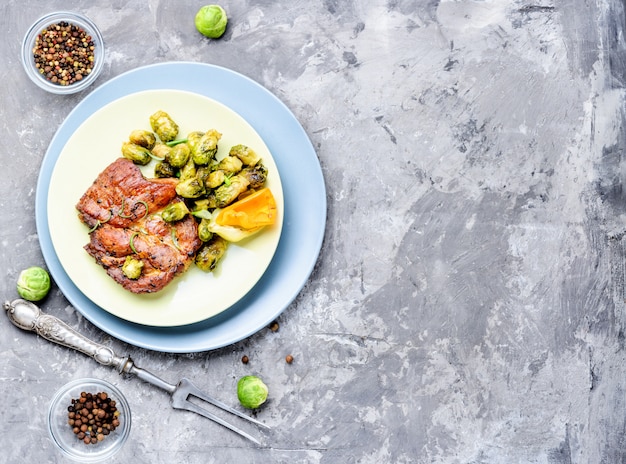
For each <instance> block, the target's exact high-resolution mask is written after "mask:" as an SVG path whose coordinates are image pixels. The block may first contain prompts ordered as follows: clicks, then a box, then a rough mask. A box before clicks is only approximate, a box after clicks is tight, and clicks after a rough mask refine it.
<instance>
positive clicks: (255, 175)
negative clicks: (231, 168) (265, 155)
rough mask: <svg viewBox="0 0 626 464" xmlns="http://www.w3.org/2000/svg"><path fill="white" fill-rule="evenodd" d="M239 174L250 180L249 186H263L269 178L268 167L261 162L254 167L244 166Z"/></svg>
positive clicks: (253, 187)
mask: <svg viewBox="0 0 626 464" xmlns="http://www.w3.org/2000/svg"><path fill="white" fill-rule="evenodd" d="M239 175H240V176H242V177H245V178H246V179H247V180H248V182H250V185H249V186H248V187H249V188H251V189H258V188H261V187H263V185H264V184H265V181H266V180H267V168H266V167H265V166H264V165H263V164H261V163H259V164H256V165H255V166H253V167H247V168H243V169H242V170H241V172H240V173H239Z"/></svg>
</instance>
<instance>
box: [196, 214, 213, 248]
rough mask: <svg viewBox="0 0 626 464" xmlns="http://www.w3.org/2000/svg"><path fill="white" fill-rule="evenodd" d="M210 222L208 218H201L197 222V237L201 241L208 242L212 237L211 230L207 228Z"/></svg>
mask: <svg viewBox="0 0 626 464" xmlns="http://www.w3.org/2000/svg"><path fill="white" fill-rule="evenodd" d="M209 226H210V222H209V220H208V219H205V218H202V219H201V220H200V224H198V238H199V239H200V240H202V241H203V242H208V241H209V240H211V238H213V232H211V230H210V229H209Z"/></svg>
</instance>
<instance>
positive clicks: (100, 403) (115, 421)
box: [67, 392, 120, 445]
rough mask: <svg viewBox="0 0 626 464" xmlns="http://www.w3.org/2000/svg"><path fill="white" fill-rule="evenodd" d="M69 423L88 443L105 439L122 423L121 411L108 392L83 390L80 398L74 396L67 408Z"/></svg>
mask: <svg viewBox="0 0 626 464" xmlns="http://www.w3.org/2000/svg"><path fill="white" fill-rule="evenodd" d="M67 411H68V412H67V417H68V421H67V422H68V424H69V426H70V427H71V428H72V431H73V432H74V434H75V435H76V438H78V439H79V440H82V441H83V442H84V443H85V444H86V445H89V444H92V445H95V444H96V443H98V442H100V441H102V440H104V438H105V437H106V436H107V435H109V434H110V433H111V432H113V431H114V430H115V429H116V428H117V427H119V425H120V412H119V410H118V409H117V406H116V403H115V400H112V399H111V398H109V395H108V394H107V393H106V392H99V393H95V394H94V393H86V392H82V393H81V394H80V397H79V398H75V399H74V398H72V404H71V405H70V406H68V408H67Z"/></svg>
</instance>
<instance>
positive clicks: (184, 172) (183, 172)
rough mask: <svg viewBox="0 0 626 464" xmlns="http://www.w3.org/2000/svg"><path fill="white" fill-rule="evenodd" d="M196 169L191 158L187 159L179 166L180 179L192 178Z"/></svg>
mask: <svg viewBox="0 0 626 464" xmlns="http://www.w3.org/2000/svg"><path fill="white" fill-rule="evenodd" d="M196 173H197V169H196V165H195V163H194V162H193V160H192V159H191V158H189V160H188V161H187V163H186V164H185V165H184V166H183V167H182V168H180V176H179V178H180V180H181V181H184V180H187V179H194V178H195V177H196Z"/></svg>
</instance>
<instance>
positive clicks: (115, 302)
mask: <svg viewBox="0 0 626 464" xmlns="http://www.w3.org/2000/svg"><path fill="white" fill-rule="evenodd" d="M157 110H163V111H166V112H167V113H169V115H170V116H171V117H172V119H174V121H176V123H177V124H178V125H179V127H180V131H179V138H182V137H185V136H186V134H188V133H189V132H192V131H195V130H200V131H206V130H208V129H211V128H213V129H216V130H217V131H219V132H220V133H221V134H222V138H221V139H220V143H219V148H218V154H217V157H218V159H219V158H221V157H223V156H225V155H226V153H228V150H229V149H230V147H231V146H233V145H237V144H244V145H247V146H249V147H250V148H252V149H253V150H255V151H256V152H257V153H258V154H260V155H261V158H262V160H263V164H264V165H265V166H266V167H267V169H268V178H267V182H266V186H267V187H269V188H270V190H271V191H272V193H273V195H274V197H275V199H276V205H277V208H278V219H277V221H276V223H275V224H274V225H272V226H270V227H266V228H265V229H264V230H262V231H261V232H259V233H258V234H256V235H254V236H253V237H251V238H250V239H247V240H245V241H242V242H239V243H231V244H230V245H229V247H228V249H227V251H226V254H225V256H224V257H223V258H222V261H221V262H220V263H219V264H218V267H217V269H216V270H215V271H213V272H211V273H205V272H203V271H201V270H200V269H198V268H197V267H196V266H195V265H191V266H190V268H189V270H187V272H185V273H184V274H181V275H180V276H178V277H176V278H175V279H174V280H173V281H172V282H171V283H170V284H168V285H167V286H166V287H165V288H164V289H163V290H161V291H159V292H157V293H153V294H146V295H136V294H133V293H131V292H129V291H127V290H125V289H124V288H123V287H122V286H121V285H119V284H117V283H116V282H115V281H114V280H113V279H112V278H111V277H109V276H108V274H107V273H106V271H105V270H104V269H103V268H102V267H101V266H99V265H98V264H97V263H96V262H95V260H94V259H93V258H92V257H91V256H89V254H87V252H86V251H85V250H84V249H83V246H84V245H86V244H87V243H88V242H89V235H88V230H89V229H88V227H87V226H86V225H84V224H83V223H82V222H80V220H79V219H78V213H77V211H76V204H77V203H78V201H79V200H80V198H81V196H82V195H83V193H84V192H85V191H86V190H87V189H88V188H89V186H90V185H91V184H92V183H93V181H94V180H95V179H96V177H97V176H98V174H100V172H102V171H103V170H104V169H105V168H106V167H107V166H108V165H109V164H111V163H112V162H113V161H115V160H116V159H117V158H119V157H120V156H121V151H120V148H121V146H122V143H123V142H124V141H126V140H127V139H128V135H129V134H130V132H131V131H132V130H134V129H147V130H150V123H149V117H150V115H151V114H152V113H154V112H155V111H157ZM154 164H155V163H154V162H152V163H150V164H149V165H148V166H145V167H142V171H143V172H144V175H146V177H154V174H153V173H154ZM47 206H48V225H49V228H50V236H51V240H52V244H53V247H54V250H55V252H56V254H57V256H58V258H59V261H60V263H61V265H62V267H63V269H64V270H65V272H66V273H67V274H68V276H69V277H70V279H71V280H72V281H73V283H74V284H75V285H76V286H77V287H78V288H79V289H80V291H81V292H82V293H83V294H84V295H85V296H87V297H88V298H89V299H90V300H91V301H93V302H94V303H95V304H97V305H98V306H100V307H101V308H103V309H104V310H106V311H108V312H110V313H112V314H114V315H115V316H117V317H120V318H122V319H125V320H128V321H131V322H135V323H138V324H144V325H149V326H159V327H174V326H181V325H186V324H192V323H195V322H199V321H203V320H205V319H207V318H210V317H212V316H215V315H216V314H219V313H220V312H222V311H224V310H226V309H227V308H229V307H230V306H232V305H233V304H235V303H236V302H237V301H238V300H240V299H241V298H242V297H243V296H244V295H245V294H246V293H248V292H249V291H250V290H251V289H252V288H253V287H254V285H255V284H256V283H257V282H258V280H259V279H260V278H261V276H262V275H263V273H264V272H265V270H266V269H267V267H268V266H269V264H270V262H271V260H272V257H273V256H274V253H275V251H276V248H277V246H278V242H279V240H280V234H281V230H282V222H283V211H284V207H283V190H282V185H281V181H280V176H279V173H278V168H277V167H276V164H275V162H274V159H273V158H272V155H271V154H270V152H269V149H268V148H267V146H266V145H265V143H264V142H263V140H262V139H261V137H260V136H259V135H258V134H257V132H256V131H255V130H254V129H253V128H252V127H251V126H250V125H249V124H248V123H247V122H246V121H245V120H244V119H243V118H242V117H241V116H239V115H238V114H237V113H235V112H234V111H232V110H231V109H229V108H228V107H227V106H225V105H223V104H221V103H219V102H217V101H215V100H213V99H211V98H208V97H205V96H202V95H198V94H195V93H192V92H186V91H179V90H149V91H143V92H138V93H134V94H130V95H128V96H125V97H122V98H120V99H118V100H115V101H113V102H111V103H109V104H108V105H106V106H104V107H103V108H101V109H100V110H98V111H97V112H95V113H94V114H93V115H91V116H90V117H89V118H87V119H86V120H85V121H84V122H83V123H82V124H81V125H80V126H79V127H78V129H77V130H76V132H74V134H73V135H72V136H71V137H70V138H69V140H68V141H67V143H66V144H65V146H64V147H63V150H62V151H61V154H60V155H59V158H58V160H57V162H56V164H55V166H54V170H53V172H52V175H51V178H50V189H49V195H48V201H47Z"/></svg>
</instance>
